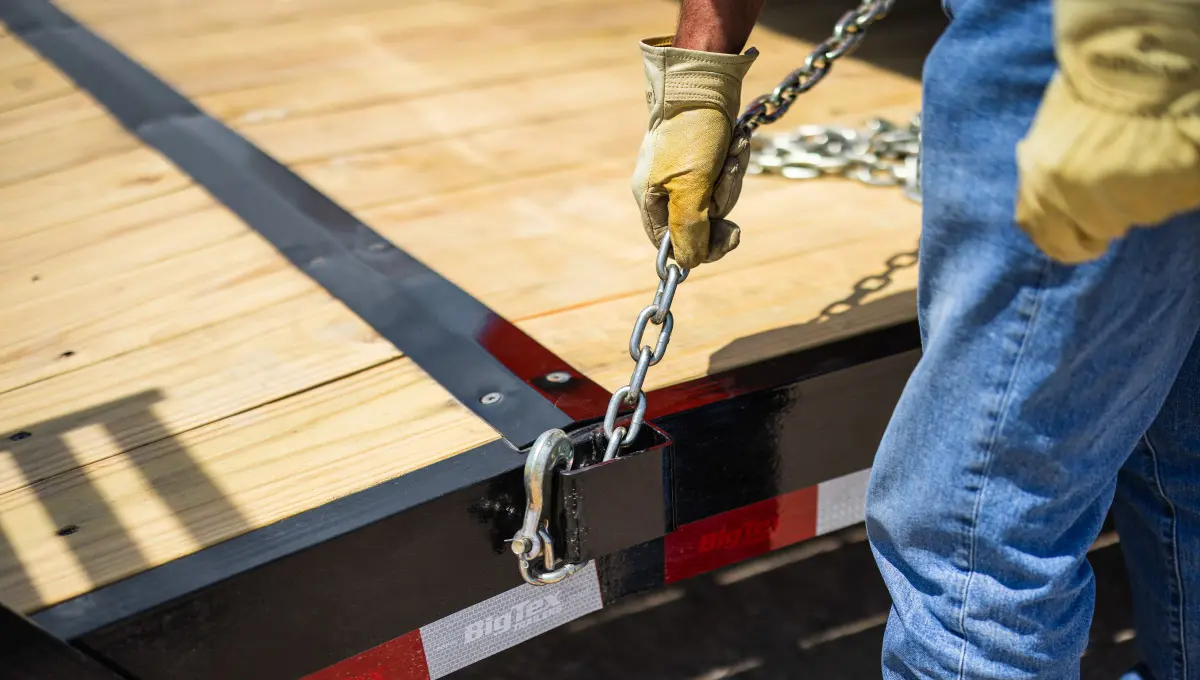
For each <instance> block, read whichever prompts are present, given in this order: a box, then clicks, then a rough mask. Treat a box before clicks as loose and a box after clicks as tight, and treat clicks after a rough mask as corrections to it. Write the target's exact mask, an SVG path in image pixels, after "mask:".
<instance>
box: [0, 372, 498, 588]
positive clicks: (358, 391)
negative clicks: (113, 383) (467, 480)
mask: <svg viewBox="0 0 1200 680" xmlns="http://www.w3.org/2000/svg"><path fill="white" fill-rule="evenodd" d="M193 356H196V355H193ZM213 367H214V368H215V369H216V370H224V368H225V367H224V366H220V365H217V364H214V365H213ZM162 396H163V395H160V394H157V393H156V392H155V391H154V390H151V391H149V392H138V391H137V388H136V387H134V386H130V389H129V390H127V391H126V392H124V393H123V397H124V398H123V400H122V401H121V402H120V408H122V409H123V410H125V411H127V413H128V415H127V416H126V417H127V418H128V419H131V420H137V421H139V422H141V423H142V426H143V428H146V429H158V430H159V431H160V432H166V431H169V428H171V427H172V426H171V425H170V424H169V423H168V422H167V419H168V417H169V416H168V414H166V413H165V412H164V410H163V407H164V405H165V404H164V402H161V401H158V399H160V398H161V397H162ZM102 410H103V409H102ZM110 410H111V409H110ZM398 415H402V416H403V417H401V418H398V417H397V416H398ZM64 417H65V418H66V421H64V422H63V423H62V425H61V426H59V427H56V428H55V430H56V433H55V434H52V435H49V436H48V437H46V438H55V439H56V441H57V444H56V446H57V447H58V448H60V449H63V450H65V451H67V452H68V453H70V454H73V455H75V456H78V457H79V458H80V460H83V458H84V457H86V455H87V454H86V448H87V444H84V443H82V442H83V440H86V439H88V438H94V439H99V438H107V439H118V440H119V439H120V438H121V436H122V435H121V434H119V432H120V425H119V424H117V425H115V424H114V423H113V422H112V421H109V420H106V418H107V416H105V415H102V414H98V413H97V414H90V416H88V417H87V419H86V420H77V422H78V423H79V426H83V429H73V428H72V426H71V425H70V421H71V414H70V413H65V416H64ZM82 417H83V416H79V418H82ZM114 425H115V426H116V428H117V430H116V431H115V432H110V431H109V430H111V429H112V428H113V427H114ZM39 436H40V435H37V434H35V437H34V439H36V438H38V437H39ZM494 437H495V434H494V433H493V432H492V430H491V429H490V428H488V427H487V426H486V425H484V424H483V423H482V422H481V421H479V420H478V419H476V418H474V417H473V416H472V415H471V414H470V413H469V412H468V411H466V409H465V408H463V407H462V406H460V405H459V404H457V403H456V402H455V401H454V400H453V399H451V398H450V396H449V394H447V393H446V392H445V391H443V390H442V389H441V388H440V387H439V386H437V384H436V383H433V382H432V381H431V380H429V379H428V377H426V376H425V375H424V373H422V372H421V371H420V370H418V369H417V368H416V367H415V366H414V365H413V364H412V362H410V361H408V360H407V359H399V360H395V361H390V362H387V363H385V364H383V365H381V366H378V367H376V368H374V369H371V370H369V371H364V372H362V373H359V374H356V375H354V376H351V377H348V378H346V379H344V380H339V381H336V382H333V383H330V384H326V385H321V386H319V387H315V388H313V389H311V390H309V391H306V392H304V393H302V394H300V395H297V396H296V397H293V398H290V399H285V400H282V401H278V402H275V403H271V404H269V405H266V406H263V407H260V408H257V409H254V410H251V411H248V412H246V413H242V414H239V415H236V416H233V417H230V418H227V419H225V420H222V421H221V422H218V423H214V424H212V425H209V426H207V427H202V428H199V429H196V430H191V431H186V432H183V433H181V434H179V435H178V436H176V437H173V438H166V439H160V440H158V441H156V442H154V443H152V444H150V445H147V446H142V447H140V448H135V449H132V450H126V452H125V453H123V454H121V455H114V456H110V457H108V458H106V459H104V460H102V461H99V462H96V463H93V464H91V465H88V466H87V467H85V468H81V469H77V470H75V471H73V472H71V473H68V474H64V475H59V476H57V477H54V478H52V479H49V480H45V481H42V482H38V483H35V484H32V485H25V486H21V487H19V488H17V489H16V490H13V491H11V492H9V493H5V494H2V495H0V599H3V601H4V602H5V603H6V604H8V605H9V606H11V607H14V608H16V609H19V610H22V611H29V610H31V609H34V608H37V607H40V606H44V605H47V604H50V603H54V602H59V601H62V600H63V599H66V598H69V597H72V596H75V595H79V594H82V593H85V592H87V591H89V590H91V589H92V588H94V587H96V586H98V585H102V584H105V583H109V582H111V581H113V580H116V579H118V578H121V577H124V576H128V575H130V574H134V573H137V572H138V571H141V570H143V569H145V568H147V567H149V566H151V565H154V564H161V563H162V562H165V561H168V560H170V559H173V558H177V557H180V556H183V555H186V554H189V553H191V552H193V551H195V550H197V549H199V548H200V547H202V546H204V545H210V544H212V543H215V542H217V541H220V540H223V539H226V538H229V537H232V536H235V535H237V534H240V533H243V532H245V531H247V530H249V529H251V528H253V527H257V526H262V525H264V524H268V523H270V522H273V521H275V520H278V519H280V518H282V517H286V516H289V515H292V514H295V513H296V512H299V511H302V510H305V509H308V508H311V507H315V506H318V505H320V504H322V503H326V502H329V501H331V500H333V499H335V498H338V497H340V496H343V495H346V494H349V493H352V492H355V491H359V490H361V489H364V488H367V487H369V486H372V485H374V484H377V483H379V482H381V481H384V480H387V479H391V478H394V477H396V476H399V475H402V474H404V473H406V472H409V471H411V470H414V469H417V468H419V467H423V466H425V465H428V464H429V463H431V462H433V461H435V460H439V459H442V458H445V457H448V456H451V455H453V454H455V453H457V452H460V451H464V450H466V449H469V448H472V447H474V446H478V445H481V444H483V443H486V442H488V441H491V440H492V439H493V438H494ZM23 443H24V442H16V443H10V442H8V441H7V440H6V439H0V477H3V478H6V479H10V478H12V477H14V476H26V477H28V478H36V477H37V476H38V472H37V471H38V470H39V469H40V463H39V461H38V460H37V457H38V455H40V454H41V453H42V452H44V451H45V449H44V448H43V449H38V450H35V449H22V448H20V445H21V444H23ZM109 446H110V447H111V448H114V449H115V448H125V447H120V446H119V444H117V443H115V442H114V443H111V444H109ZM81 447H82V448H81ZM64 529H66V531H63V530H64ZM60 533H62V534H65V535H60Z"/></svg>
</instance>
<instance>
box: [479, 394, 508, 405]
mask: <svg viewBox="0 0 1200 680" xmlns="http://www.w3.org/2000/svg"><path fill="white" fill-rule="evenodd" d="M503 398H504V395H503V394H500V393H499V392H488V393H487V394H485V395H483V396H482V397H480V399H479V403H481V404H483V405H484V406H491V405H492V404H498V403H500V400H501V399H503Z"/></svg>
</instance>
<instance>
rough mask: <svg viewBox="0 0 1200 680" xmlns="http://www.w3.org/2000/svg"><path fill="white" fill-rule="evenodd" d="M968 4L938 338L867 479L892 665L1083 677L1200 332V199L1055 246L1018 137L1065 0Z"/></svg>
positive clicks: (932, 210) (959, 20) (930, 148)
mask: <svg viewBox="0 0 1200 680" xmlns="http://www.w3.org/2000/svg"><path fill="white" fill-rule="evenodd" d="M952 5H953V7H952V10H953V16H954V19H953V20H952V21H951V23H950V25H949V27H948V28H947V30H946V32H945V33H944V35H943V36H942V38H941V39H940V40H939V42H938V44H937V45H936V46H935V48H934V49H933V51H932V52H931V54H930V55H929V58H928V60H927V63H926V70H925V76H924V97H923V105H922V108H923V111H922V126H923V140H922V145H923V146H922V163H923V165H922V184H923V192H924V196H923V206H924V222H923V227H922V235H921V244H920V263H919V267H920V280H919V283H918V320H919V321H920V324H921V330H922V341H923V354H922V358H921V361H920V362H919V364H918V366H917V368H916V370H915V371H914V372H913V375H912V377H911V379H910V380H909V383H908V385H907V387H906V389H905V391H904V393H903V395H902V396H901V399H900V401H899V403H898V404H897V407H896V410H895V413H894V415H893V418H892V421H891V423H890V424H889V427H888V429H887V432H886V433H885V435H884V438H883V441H882V442H881V444H880V448H879V451H878V453H877V456H876V460H875V465H874V467H873V471H872V476H871V484H870V488H869V490H868V505H867V531H868V535H869V538H870V541H871V546H872V550H873V551H874V552H875V556H876V559H877V562H878V564H879V568H880V572H881V574H882V576H883V578H884V580H885V582H886V584H887V586H888V589H889V591H890V592H891V594H892V599H893V610H892V614H891V616H890V618H889V621H888V625H887V630H886V633H885V637H884V650H883V671H884V677H885V678H1026V677H1029V678H1033V677H1037V678H1077V677H1078V674H1079V656H1080V654H1081V653H1082V652H1083V650H1084V648H1085V646H1086V643H1087V637H1088V629H1089V626H1090V623H1091V617H1092V607H1093V599H1094V581H1093V576H1092V572H1091V570H1090V568H1089V565H1088V563H1087V559H1086V553H1087V549H1088V547H1089V546H1090V545H1091V543H1092V542H1093V540H1094V539H1095V537H1096V536H1097V534H1098V533H1099V530H1100V528H1101V525H1102V523H1103V520H1104V517H1105V514H1106V512H1107V510H1108V508H1109V506H1110V504H1111V503H1112V499H1113V495H1114V493H1115V491H1116V486H1117V475H1118V472H1119V471H1120V470H1121V469H1122V466H1123V465H1124V464H1125V462H1126V460H1127V459H1128V458H1129V457H1130V452H1131V451H1133V450H1134V448H1135V446H1136V445H1137V443H1138V442H1139V440H1140V439H1141V438H1142V435H1143V434H1144V433H1145V432H1146V431H1147V429H1148V428H1150V426H1151V423H1152V422H1154V420H1155V417H1156V415H1157V414H1158V413H1159V411H1160V409H1161V408H1162V407H1163V404H1164V402H1165V401H1166V399H1167V395H1168V393H1169V392H1170V390H1171V387H1172V384H1173V383H1174V381H1175V379H1176V376H1177V375H1178V374H1179V373H1180V367H1181V366H1182V365H1183V362H1184V359H1185V357H1186V355H1187V354H1188V351H1189V348H1190V347H1191V345H1192V342H1193V340H1194V339H1195V338H1196V334H1197V330H1198V328H1200V216H1197V215H1192V216H1186V217H1182V218H1179V219H1177V220H1174V221H1173V222H1171V223H1169V224H1166V225H1162V226H1160V227H1158V228H1156V229H1152V230H1147V229H1139V230H1136V231H1135V232H1134V233H1133V234H1132V235H1130V236H1129V237H1128V238H1126V239H1124V240H1122V241H1120V242H1119V243H1117V244H1116V245H1115V246H1114V247H1113V249H1112V250H1111V251H1110V252H1109V253H1108V254H1107V255H1106V256H1105V257H1104V258H1103V259H1101V260H1099V261H1097V262H1093V263H1088V264H1086V265H1082V266H1077V267H1068V266H1064V265H1059V264H1057V263H1054V262H1052V261H1050V260H1048V259H1047V258H1046V257H1044V256H1043V255H1041V254H1040V253H1039V252H1038V251H1037V250H1036V248H1035V247H1034V246H1033V245H1032V244H1031V243H1030V242H1029V240H1028V239H1027V238H1026V237H1025V236H1024V234H1023V233H1022V232H1021V231H1020V230H1019V228H1018V227H1017V226H1016V225H1015V224H1014V223H1013V202H1014V200H1015V195H1016V180H1017V174H1016V167H1015V151H1014V149H1015V145H1016V142H1017V141H1018V140H1019V139H1020V138H1021V137H1022V136H1023V135H1024V133H1025V131H1026V129H1027V128H1028V126H1029V124H1030V123H1031V121H1032V119H1033V115H1034V113H1035V111H1036V108H1037V105H1038V102H1039V101H1040V98H1041V94H1042V91H1043V90H1044V88H1045V85H1046V83H1047V82H1048V80H1049V77H1050V75H1051V73H1052V71H1053V68H1054V54H1053V47H1052V43H1051V16H1050V5H1049V1H1048V0H965V1H964V0H953V3H952ZM1151 439H1152V440H1153V434H1152V435H1151ZM1193 450H1194V449H1193ZM1195 476H1196V475H1195V473H1193V475H1192V478H1193V479H1194V478H1195ZM1193 531H1194V530H1193ZM1158 680H1164V679H1162V678H1159V679H1158Z"/></svg>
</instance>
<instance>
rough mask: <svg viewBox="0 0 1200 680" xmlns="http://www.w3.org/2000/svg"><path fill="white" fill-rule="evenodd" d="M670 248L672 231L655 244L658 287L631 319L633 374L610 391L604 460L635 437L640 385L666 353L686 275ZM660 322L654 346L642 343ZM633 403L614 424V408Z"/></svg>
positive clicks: (641, 405)
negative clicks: (624, 420) (625, 419)
mask: <svg viewBox="0 0 1200 680" xmlns="http://www.w3.org/2000/svg"><path fill="white" fill-rule="evenodd" d="M670 252H671V234H670V232H668V233H667V234H665V235H664V236H663V240H662V243H661V244H659V246H658V258H657V259H656V260H655V263H654V265H655V269H656V270H657V271H658V290H657V291H655V293H654V300H653V301H652V302H651V303H650V304H648V305H646V306H645V307H644V308H642V311H641V312H640V313H639V314H638V316H637V321H635V322H634V323H633V333H632V334H631V335H630V336H629V356H630V357H631V358H632V359H633V361H634V362H635V364H634V368H633V375H632V376H631V377H630V378H629V384H628V385H625V386H624V387H622V388H621V389H619V390H617V391H616V392H614V393H613V395H612V398H611V399H609V401H608V412H607V413H606V414H605V415H604V436H605V438H607V439H608V444H607V446H606V447H605V451H604V460H612V459H613V458H614V457H616V455H617V452H618V451H619V450H620V449H621V447H623V446H629V445H630V444H632V443H633V441H634V440H635V439H637V436H638V432H639V431H640V430H641V428H642V422H644V420H645V418H646V393H645V392H644V391H643V390H642V385H644V384H645V382H646V372H647V371H649V370H650V367H651V366H653V365H655V364H657V363H658V362H660V361H662V358H663V355H664V354H666V353H667V344H668V343H670V342H671V331H672V330H673V329H674V328H675V319H674V317H672V316H671V301H672V300H674V299H675V288H676V287H677V286H679V284H681V283H683V281H684V279H686V278H687V276H688V270H686V269H683V268H681V267H680V266H679V265H677V264H675V263H674V262H667V257H668V255H669V254H670ZM651 324H653V325H655V326H659V329H658V339H657V340H655V341H654V347H653V348H651V347H650V345H648V344H642V341H643V338H644V336H645V335H646V328H647V327H648V326H649V325H651ZM622 404H625V405H627V406H632V407H633V417H632V418H631V419H630V421H629V425H628V426H625V425H621V426H619V427H618V426H617V412H618V411H619V410H620V409H621V405H622Z"/></svg>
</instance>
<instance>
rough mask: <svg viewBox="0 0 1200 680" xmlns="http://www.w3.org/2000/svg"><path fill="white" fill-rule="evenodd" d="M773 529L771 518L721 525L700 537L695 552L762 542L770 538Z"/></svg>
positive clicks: (727, 548)
mask: <svg viewBox="0 0 1200 680" xmlns="http://www.w3.org/2000/svg"><path fill="white" fill-rule="evenodd" d="M774 529H775V522H774V521H772V520H753V519H752V520H749V521H747V522H743V523H742V524H740V525H735V526H732V527H721V528H720V529H717V530H716V531H712V532H709V533H707V534H704V535H702V536H701V537H700V546H699V548H698V550H697V552H702V553H705V552H710V551H712V550H729V549H732V548H737V547H740V546H743V545H753V544H755V543H762V542H763V541H766V540H768V539H770V538H771V532H772V531H774Z"/></svg>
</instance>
